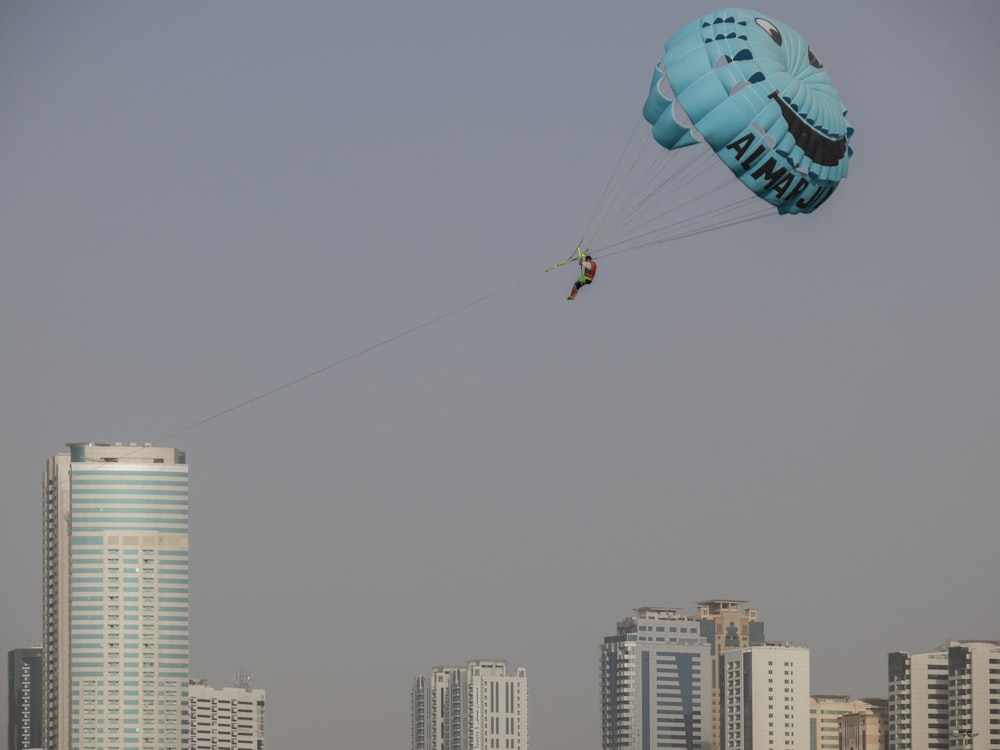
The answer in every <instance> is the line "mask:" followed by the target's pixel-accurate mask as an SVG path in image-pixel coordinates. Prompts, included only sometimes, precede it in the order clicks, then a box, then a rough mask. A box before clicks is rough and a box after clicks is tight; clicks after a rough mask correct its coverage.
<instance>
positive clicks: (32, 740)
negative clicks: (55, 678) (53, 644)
mask: <svg viewBox="0 0 1000 750" xmlns="http://www.w3.org/2000/svg"><path fill="white" fill-rule="evenodd" d="M41 746H42V647H41V646H33V647H32V648H15V649H14V650H13V651H9V652H8V653H7V747H8V750H31V749H32V748H39V747H41Z"/></svg>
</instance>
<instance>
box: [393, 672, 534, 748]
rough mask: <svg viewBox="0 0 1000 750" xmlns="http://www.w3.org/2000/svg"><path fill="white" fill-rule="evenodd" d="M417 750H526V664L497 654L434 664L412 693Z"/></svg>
mask: <svg viewBox="0 0 1000 750" xmlns="http://www.w3.org/2000/svg"><path fill="white" fill-rule="evenodd" d="M410 698H411V700H410V706H411V734H410V747H411V748H413V750H418V748H421V747H423V748H425V749H426V750H497V749H499V750H528V682H527V677H526V676H525V671H524V669H523V668H518V669H515V670H512V671H511V670H508V668H507V663H506V662H503V661H496V660H493V659H479V660H476V661H470V662H468V663H467V664H466V665H465V666H464V667H436V668H435V669H434V671H433V672H432V673H431V679H430V680H429V681H428V680H426V679H425V678H424V677H417V678H416V679H415V680H414V681H413V689H412V691H411V695H410Z"/></svg>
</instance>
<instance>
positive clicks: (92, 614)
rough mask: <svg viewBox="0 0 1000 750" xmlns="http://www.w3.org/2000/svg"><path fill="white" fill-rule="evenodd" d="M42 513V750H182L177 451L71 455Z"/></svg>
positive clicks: (58, 462)
mask: <svg viewBox="0 0 1000 750" xmlns="http://www.w3.org/2000/svg"><path fill="white" fill-rule="evenodd" d="M67 447H68V448H69V452H68V453H61V454H59V455H56V456H53V457H52V458H50V459H49V461H48V463H47V464H46V468H45V478H44V489H43V502H44V578H45V581H44V584H45V592H44V596H45V606H44V633H43V635H44V639H43V643H42V650H43V669H44V689H45V697H44V720H43V743H44V748H45V750H182V748H187V747H188V744H189V720H188V677H189V672H190V670H189V625H190V614H189V600H188V581H189V575H188V569H189V568H188V466H187V460H186V455H185V453H184V452H183V451H180V450H176V449H173V448H160V447H153V446H151V445H149V444H146V445H142V446H139V445H135V444H132V445H122V444H120V443H116V444H113V445H111V444H106V443H70V444H69V445H68V446H67Z"/></svg>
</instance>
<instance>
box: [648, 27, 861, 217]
mask: <svg viewBox="0 0 1000 750" xmlns="http://www.w3.org/2000/svg"><path fill="white" fill-rule="evenodd" d="M664 49H665V51H664V55H663V59H662V60H661V62H660V63H659V64H658V65H657V66H656V69H655V71H654V72H653V80H652V84H651V85H650V90H649V96H648V97H647V99H646V103H645V106H644V107H643V116H644V117H645V119H646V121H647V122H649V123H650V124H651V125H652V126H653V131H652V132H653V138H654V139H655V140H656V141H657V142H658V143H659V144H660V145H662V146H664V147H665V148H668V149H676V148H682V147H685V146H690V145H692V144H695V143H699V142H704V143H705V144H707V146H708V147H710V148H711V149H712V150H713V151H715V153H716V154H717V155H718V156H719V158H720V159H722V161H723V162H724V163H725V164H726V165H727V166H728V167H729V169H731V170H732V172H733V173H734V174H735V175H736V177H738V178H739V179H740V181H742V182H743V183H744V184H745V185H746V186H747V187H748V188H749V189H750V190H752V191H753V192H754V193H756V194H757V195H758V196H759V197H760V198H762V199H763V200H765V201H767V202H768V203H770V204H772V205H774V206H775V207H776V208H777V209H778V211H779V212H780V213H809V212H811V211H813V210H815V209H816V208H818V207H819V206H820V205H821V204H822V203H823V202H824V201H825V200H826V199H827V198H828V197H829V196H830V194H831V193H832V192H833V191H834V189H836V187H837V185H838V183H839V182H840V180H842V179H844V178H845V177H847V165H848V161H849V160H850V158H851V155H852V151H851V146H850V139H851V136H852V134H853V129H852V128H851V126H850V123H849V122H848V120H847V117H846V115H847V109H846V108H845V107H844V104H843V103H842V102H841V101H840V97H839V95H838V94H837V90H836V88H835V87H834V85H833V81H832V80H831V79H830V76H829V74H828V73H827V71H826V69H825V68H824V67H823V63H822V62H821V61H820V60H819V58H818V57H817V56H816V55H815V54H814V53H813V51H812V49H811V48H810V47H809V45H808V43H807V42H806V40H805V39H803V38H802V36H801V35H800V34H798V32H796V31H795V30H794V29H792V28H791V27H789V26H788V25H786V24H784V23H782V22H781V21H779V20H777V19H775V18H771V17H770V16H766V15H763V14H761V13H757V12H755V11H752V10H741V9H739V8H727V9H723V10H720V11H717V12H715V13H711V14H709V15H706V16H704V17H702V18H700V19H697V20H695V21H692V22H691V23H689V24H688V25H686V26H685V27H684V28H682V29H681V30H680V31H678V32H677V33H676V34H675V35H674V36H673V37H672V38H671V39H670V40H669V41H668V42H667V43H666V45H665V47H664Z"/></svg>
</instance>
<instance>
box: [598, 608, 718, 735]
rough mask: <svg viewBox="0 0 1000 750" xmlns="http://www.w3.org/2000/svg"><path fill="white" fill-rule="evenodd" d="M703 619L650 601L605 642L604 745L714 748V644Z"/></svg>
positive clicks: (602, 648) (602, 659) (602, 646)
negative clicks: (711, 710)
mask: <svg viewBox="0 0 1000 750" xmlns="http://www.w3.org/2000/svg"><path fill="white" fill-rule="evenodd" d="M700 631H701V625H700V623H699V621H698V620H697V619H696V618H693V617H684V616H682V615H679V614H678V612H677V610H675V609H669V608H666V607H642V608H640V609H638V610H636V612H635V615H633V616H632V617H627V618H625V619H624V620H621V621H620V622H619V623H618V627H617V632H616V634H615V635H611V636H608V637H606V638H605V639H604V643H603V644H602V645H601V737H602V740H601V747H602V748H603V750H654V749H655V748H677V749H678V750H688V748H697V750H701V749H702V748H707V747H708V743H709V740H710V727H709V724H708V716H709V710H708V706H709V703H708V701H709V686H710V685H711V673H710V669H711V646H710V645H709V644H708V642H707V641H706V640H705V638H703V637H702V636H701V634H700Z"/></svg>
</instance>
